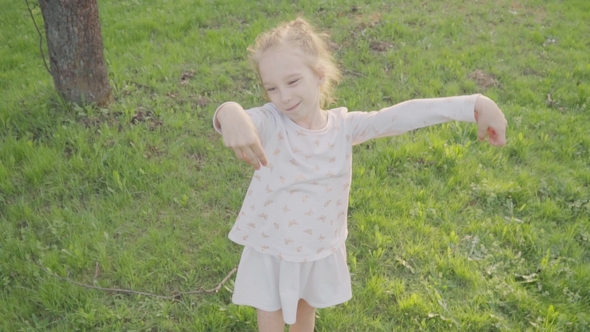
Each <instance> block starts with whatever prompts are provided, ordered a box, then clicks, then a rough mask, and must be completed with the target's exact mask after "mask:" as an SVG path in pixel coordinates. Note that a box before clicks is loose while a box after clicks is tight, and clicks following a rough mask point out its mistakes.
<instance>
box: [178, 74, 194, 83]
mask: <svg viewBox="0 0 590 332" xmlns="http://www.w3.org/2000/svg"><path fill="white" fill-rule="evenodd" d="M195 73H196V71H194V70H189V71H185V72H184V73H182V75H180V78H179V79H178V81H179V83H180V85H187V84H188V83H189V82H190V80H191V78H193V76H195Z"/></svg>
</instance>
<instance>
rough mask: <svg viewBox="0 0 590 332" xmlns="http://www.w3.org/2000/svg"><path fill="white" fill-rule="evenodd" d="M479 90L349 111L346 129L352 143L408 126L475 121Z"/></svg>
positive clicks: (392, 134) (402, 131) (410, 127)
mask: <svg viewBox="0 0 590 332" xmlns="http://www.w3.org/2000/svg"><path fill="white" fill-rule="evenodd" d="M477 97H479V94H476V95H470V96H458V97H448V98H431V99H414V100H409V101H406V102H403V103H399V104H397V105H393V106H390V107H386V108H383V109H381V110H379V111H373V112H349V113H348V114H347V116H346V117H347V118H346V122H347V131H348V133H349V135H350V136H351V138H352V143H353V145H356V144H360V143H363V142H365V141H367V140H370V139H373V138H378V137H385V136H395V135H401V134H403V133H405V132H408V131H410V130H414V129H418V128H423V127H427V126H431V125H435V124H440V123H445V122H449V121H453V120H457V121H465V122H475V117H474V108H475V101H476V100H477Z"/></svg>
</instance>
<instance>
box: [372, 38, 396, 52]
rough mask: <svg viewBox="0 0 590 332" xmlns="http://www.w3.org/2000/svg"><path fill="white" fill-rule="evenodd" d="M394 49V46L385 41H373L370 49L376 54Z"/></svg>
mask: <svg viewBox="0 0 590 332" xmlns="http://www.w3.org/2000/svg"><path fill="white" fill-rule="evenodd" d="M392 47H393V44H391V43H389V42H385V41H372V42H371V44H370V45H369V48H370V49H372V50H373V51H376V52H386V51H387V50H389V49H390V48H392Z"/></svg>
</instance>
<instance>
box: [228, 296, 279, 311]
mask: <svg viewBox="0 0 590 332" xmlns="http://www.w3.org/2000/svg"><path fill="white" fill-rule="evenodd" d="M231 301H232V303H233V304H236V305H247V306H249V307H252V308H255V309H260V310H264V311H268V312H273V311H279V310H281V309H282V308H281V307H280V306H279V307H278V308H274V309H268V308H265V307H264V306H262V305H258V304H254V303H253V302H248V301H235V300H234V299H232V300H231Z"/></svg>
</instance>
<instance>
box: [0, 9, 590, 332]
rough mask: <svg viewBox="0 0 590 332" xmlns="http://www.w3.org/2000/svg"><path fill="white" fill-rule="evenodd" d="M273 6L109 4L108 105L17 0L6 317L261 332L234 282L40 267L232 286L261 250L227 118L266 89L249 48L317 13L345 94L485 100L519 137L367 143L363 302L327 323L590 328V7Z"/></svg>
mask: <svg viewBox="0 0 590 332" xmlns="http://www.w3.org/2000/svg"><path fill="white" fill-rule="evenodd" d="M272 3H273V4H271V2H270V1H268V2H266V1H262V2H260V3H247V4H244V2H238V1H229V0H227V1H204V0H203V1H188V0H183V1H180V0H179V1H168V2H165V3H164V2H161V1H147V0H146V1H102V2H101V3H100V6H101V7H100V10H101V22H102V28H103V39H104V43H105V57H106V59H107V62H108V65H109V73H110V77H111V84H112V85H113V87H114V88H115V95H116V102H115V103H114V104H113V105H112V106H111V107H110V108H109V109H108V110H96V109H91V108H79V107H70V106H68V105H64V104H63V103H61V102H59V100H58V99H57V98H56V97H55V95H54V91H53V87H52V81H51V79H50V77H49V75H48V74H47V73H46V72H45V69H44V68H43V65H42V62H41V61H40V58H39V52H38V38H37V35H36V31H35V30H34V27H33V25H32V23H31V20H30V18H29V17H28V13H27V11H26V7H25V5H24V3H19V2H12V1H8V0H0V4H1V5H2V6H1V7H2V8H3V11H2V12H1V13H0V45H2V46H1V47H0V89H1V91H2V100H0V224H1V225H2V231H1V232H0V330H6V331H12V330H14V331H17V330H31V331H33V330H56V331H71V330H75V329H79V330H104V331H112V330H197V331H229V330H234V331H247V330H253V329H254V327H255V323H254V318H255V312H254V311H253V310H252V309H251V308H245V307H237V306H234V305H232V304H230V297H231V293H230V290H231V286H232V285H231V282H230V283H228V284H227V285H226V288H224V289H223V290H222V291H221V292H219V293H218V294H215V295H205V296H190V297H186V298H184V299H182V300H181V301H178V302H170V301H164V300H159V299H155V298H149V297H143V296H134V295H133V296H130V295H121V294H111V293H105V292H99V291H92V290H88V289H84V288H80V287H77V286H75V285H72V284H69V283H66V282H63V281H59V280H57V279H55V278H54V277H52V276H49V275H47V274H46V273H45V272H44V271H43V270H42V269H41V268H40V267H41V266H42V267H45V268H48V269H50V270H51V271H53V272H55V273H57V274H59V275H62V276H66V275H69V276H70V277H71V278H72V279H75V280H77V281H80V282H84V283H88V284H92V283H93V281H96V284H97V285H99V286H103V287H113V288H116V287H119V288H130V289H137V290H144V291H148V292H154V293H158V294H171V293H172V292H174V291H189V290H194V289H198V288H200V287H206V288H211V287H213V286H215V285H216V283H217V282H218V281H219V280H221V279H222V278H223V277H224V276H225V275H226V274H227V272H228V271H229V270H231V269H232V268H233V266H234V265H235V264H236V263H237V260H238V258H239V251H240V248H239V247H238V246H236V245H234V244H232V243H231V242H230V241H229V240H227V239H226V233H227V231H228V230H229V227H230V226H231V224H232V222H233V218H234V217H235V214H236V211H237V209H238V208H239V206H240V203H241V198H242V195H243V193H244V189H245V186H246V185H247V183H248V181H249V176H250V174H251V172H250V171H249V170H248V169H246V168H245V167H244V165H242V164H240V163H238V162H237V161H235V160H234V158H233V156H232V154H231V153H230V152H229V151H226V150H224V149H223V148H222V144H221V142H220V140H219V138H218V137H217V135H216V134H215V133H214V132H213V130H212V129H211V124H210V121H211V120H210V119H211V115H212V112H213V110H214V109H215V107H216V106H217V105H218V104H219V103H220V102H222V101H225V100H229V99H232V100H238V101H240V102H242V103H243V104H244V105H245V106H255V105H259V104H260V103H261V102H262V101H261V99H260V98H259V93H258V88H257V87H256V84H255V79H254V77H253V75H252V74H251V73H250V71H249V69H248V66H247V64H246V62H245V51H244V49H245V47H246V46H247V45H248V44H249V43H251V41H252V40H253V38H254V37H255V36H256V35H257V34H258V33H259V32H261V31H264V30H266V29H268V28H269V27H271V26H273V25H275V24H276V23H277V22H279V21H283V20H287V19H292V18H293V17H295V16H296V15H297V14H304V15H305V17H307V18H308V19H310V20H311V21H312V22H314V23H316V24H317V25H318V26H320V27H321V28H323V29H326V30H328V31H329V32H330V33H331V34H332V36H333V39H334V42H335V43H336V45H335V49H336V57H337V59H338V61H339V62H340V63H341V66H342V68H343V69H344V71H345V80H344V82H343V84H342V85H341V87H340V89H339V92H338V96H339V105H345V106H347V107H349V109H351V110H374V109H379V108H381V107H384V106H387V105H389V104H392V103H396V102H399V101H403V100H406V99H409V98H418V97H436V96H446V95H454V94H468V93H476V92H483V93H485V94H486V95H488V96H490V97H492V98H493V99H495V100H496V101H497V102H498V104H499V105H500V106H501V107H502V108H503V110H504V111H505V113H506V115H507V117H508V118H509V121H510V132H509V135H510V138H509V144H508V146H507V147H505V148H503V149H496V148H493V147H490V146H488V145H486V144H480V143H477V138H476V134H475V128H474V126H472V125H467V124H447V125H443V126H439V127H436V128H429V129H424V130H419V131H416V132H414V133H411V134H407V135H405V136H401V137H396V138H386V139H380V140H376V141H373V142H370V143H367V144H364V145H362V146H359V147H357V148H356V150H355V151H356V155H355V162H354V164H355V171H354V178H355V181H354V183H353V188H352V195H351V204H350V216H349V228H350V237H349V241H348V248H349V249H348V254H349V263H350V267H351V271H352V273H353V287H354V293H355V296H354V298H353V300H351V301H350V302H348V303H347V304H346V305H342V306H338V307H335V308H331V309H326V310H320V311H319V312H318V316H319V319H318V323H317V325H318V330H319V331H380V330H383V331H391V330H394V329H398V330H420V329H422V330H427V331H447V330H449V329H450V330H471V331H483V330H486V331H487V330H514V331H522V330H527V329H529V330H547V331H551V330H566V331H567V330H569V331H584V330H590V315H589V314H588V312H590V279H588V277H587V276H588V275H589V274H590V268H589V266H590V265H589V263H590V258H589V257H590V243H589V242H590V222H589V221H588V219H589V217H588V216H589V215H590V189H589V187H590V170H589V168H590V167H589V166H590V165H589V160H590V153H589V149H590V129H589V126H588V123H589V120H590V115H589V113H588V104H589V103H590V100H589V98H590V55H589V54H590V44H589V42H588V38H587V36H588V35H590V27H589V26H588V24H587V23H585V22H588V21H589V20H590V6H589V4H588V3H587V1H584V0H579V1H574V0H571V1H533V0H530V1H524V0H523V1H507V0H502V1H494V2H492V1H478V2H476V3H473V2H470V1H444V2H442V1H441V2H419V1H409V0H408V1H396V4H395V5H392V4H384V3H383V2H377V1H375V2H372V1H364V2H362V1H357V2H352V1H324V2H319V3H318V2H316V1H297V2H295V4H292V3H291V2H287V1H282V2H279V3H278V4H275V2H272ZM35 16H36V17H37V19H38V21H39V22H40V21H41V15H40V13H39V9H38V8H37V9H35ZM269 18H271V19H269ZM476 70H482V71H483V72H484V73H486V74H487V75H488V78H490V77H493V78H494V79H495V82H494V81H493V82H492V83H494V84H493V85H491V86H489V87H487V88H486V87H483V86H482V85H481V84H480V85H478V84H477V83H476V82H475V81H474V80H473V79H471V78H470V74H472V73H473V72H475V71H476ZM183 74H185V75H184V76H186V77H188V79H186V80H181V77H182V76H183ZM193 74H194V76H191V75H193ZM183 81H186V84H184V83H183ZM547 94H551V98H552V100H553V101H554V102H553V103H547ZM97 263H98V266H99V270H98V273H97V270H96V264H97ZM95 274H96V278H95ZM94 279H96V280H94Z"/></svg>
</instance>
